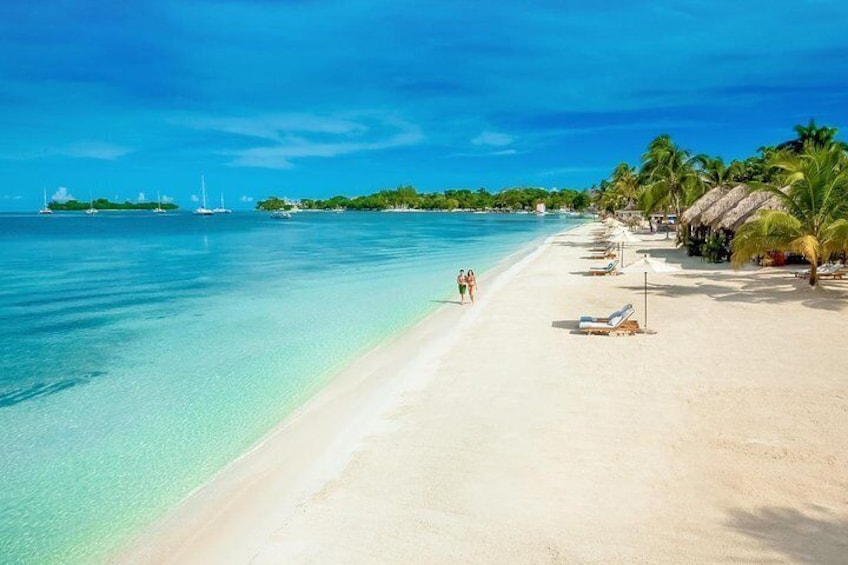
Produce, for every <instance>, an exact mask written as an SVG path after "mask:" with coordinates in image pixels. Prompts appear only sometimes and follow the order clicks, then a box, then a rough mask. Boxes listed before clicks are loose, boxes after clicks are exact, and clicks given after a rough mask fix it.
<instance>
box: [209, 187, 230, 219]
mask: <svg viewBox="0 0 848 565" xmlns="http://www.w3.org/2000/svg"><path fill="white" fill-rule="evenodd" d="M212 211H213V212H215V213H216V214H232V213H233V211H232V210H230V209H229V208H224V193H223V192H222V193H221V207H220V208H215V209H214V210H212Z"/></svg>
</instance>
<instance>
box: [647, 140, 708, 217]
mask: <svg viewBox="0 0 848 565" xmlns="http://www.w3.org/2000/svg"><path fill="white" fill-rule="evenodd" d="M693 163H694V158H693V157H692V156H691V155H690V153H689V152H688V151H686V150H683V149H680V148H679V147H677V146H676V145H675V144H674V142H672V141H671V137H669V136H668V135H661V136H659V137H657V138H656V139H654V140H653V141H651V143H650V144H649V145H648V151H647V152H646V153H645V154H644V155H642V171H641V175H642V177H643V178H644V182H645V189H644V191H643V192H642V198H641V200H642V208H643V209H644V210H645V212H647V213H651V212H654V211H656V210H662V211H663V212H666V211H668V210H669V209H671V210H673V211H674V213H675V214H676V216H677V218H678V219H679V218H680V215H681V213H682V212H683V209H684V208H686V207H687V206H688V205H689V204H691V203H692V202H694V201H695V200H697V199H698V198H700V197H701V196H702V195H703V194H704V190H705V188H706V185H705V183H704V181H703V180H702V179H701V177H700V176H699V175H698V172H697V171H696V170H695V168H694V167H693Z"/></svg>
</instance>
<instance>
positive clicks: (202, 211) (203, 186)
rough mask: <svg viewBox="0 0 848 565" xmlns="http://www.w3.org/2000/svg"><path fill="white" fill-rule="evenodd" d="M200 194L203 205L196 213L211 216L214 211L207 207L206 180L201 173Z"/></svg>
mask: <svg viewBox="0 0 848 565" xmlns="http://www.w3.org/2000/svg"><path fill="white" fill-rule="evenodd" d="M200 195H201V199H202V200H201V201H200V203H201V206H200V208H198V209H197V210H195V211H194V213H195V214H197V215H198V216H211V215H212V214H214V212H213V211H212V210H210V209H209V208H207V207H206V180H204V178H203V175H200Z"/></svg>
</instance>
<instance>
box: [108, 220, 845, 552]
mask: <svg viewBox="0 0 848 565" xmlns="http://www.w3.org/2000/svg"><path fill="white" fill-rule="evenodd" d="M593 226H598V224H597V223H594V224H593V223H589V224H583V225H580V226H577V227H575V228H574V229H572V230H567V231H565V232H561V233H559V234H557V235H554V236H551V237H549V238H547V239H546V240H545V241H544V242H543V244H542V245H540V246H539V247H538V248H537V249H536V250H535V251H533V252H531V253H529V254H528V255H526V256H524V257H523V258H521V259H520V260H518V261H515V262H514V263H512V264H511V265H510V266H508V267H507V268H506V269H505V270H504V271H503V272H502V273H501V275H500V276H498V277H495V278H493V279H492V280H491V281H490V282H487V283H486V286H485V287H483V291H484V294H482V295H481V300H480V303H479V304H478V305H477V306H474V307H472V308H441V309H439V310H437V314H434V315H431V316H430V317H428V318H427V319H426V320H425V321H424V322H422V323H419V324H417V325H416V326H414V327H413V328H412V329H411V330H409V331H406V332H403V333H402V334H401V335H400V336H399V337H398V338H397V339H396V340H393V341H391V342H390V343H389V342H386V343H384V344H382V345H381V346H380V347H378V348H376V349H374V350H372V351H370V352H369V353H368V354H366V355H364V356H363V357H362V358H360V359H358V360H357V361H355V362H354V363H353V364H352V365H351V366H350V367H348V368H347V369H346V370H345V372H344V374H345V375H346V376H347V378H337V379H333V380H332V382H331V383H329V385H328V386H327V387H326V388H325V389H324V390H322V391H321V393H319V394H318V395H316V396H315V397H313V400H312V401H310V402H308V403H307V405H305V406H304V408H303V409H302V410H299V411H298V412H297V413H296V415H295V416H294V417H291V418H289V420H288V421H287V422H285V423H284V424H281V426H280V427H279V428H278V429H276V430H275V432H274V434H273V435H272V437H269V439H268V440H267V441H266V442H265V443H263V444H262V445H261V446H260V447H259V448H257V449H254V450H252V451H251V452H250V453H248V454H246V455H245V456H243V457H242V458H241V459H239V460H238V462H237V463H236V464H233V465H231V466H230V467H229V468H228V469H227V472H226V476H223V475H222V476H221V477H220V478H219V479H218V480H216V481H215V482H214V484H212V485H209V486H207V487H205V490H204V491H203V492H200V493H198V495H197V496H194V497H192V498H191V499H189V500H187V501H186V502H185V504H183V505H181V507H180V508H178V509H177V510H176V511H174V512H173V513H172V514H171V515H169V517H168V519H167V520H166V521H163V522H161V523H159V524H157V525H156V527H155V528H154V529H152V530H149V531H148V532H147V533H146V534H144V535H143V536H142V537H141V538H139V539H137V540H136V544H135V545H134V546H131V547H130V548H129V549H128V550H127V551H126V552H125V553H124V554H121V555H120V556H119V561H120V562H121V563H127V562H129V563H149V562H156V563H204V564H208V563H227V564H229V563H251V564H254V565H256V564H276V563H369V564H371V563H381V564H382V563H385V564H387V565H388V564H395V563H473V564H480V565H483V564H485V565H489V564H492V563H498V564H499V563H504V564H508V563H509V564H511V563H516V562H525V563H542V562H567V563H587V562H592V563H622V564H623V563H634V562H650V563H680V562H710V563H727V564H730V563H738V562H765V561H768V562H777V563H791V562H798V561H811V562H821V563H839V562H841V561H840V559H841V558H842V556H844V555H845V552H846V551H848V544H846V541H845V538H844V532H845V531H846V530H848V477H846V476H845V474H844V469H845V468H848V455H846V454H848V396H846V394H845V387H846V385H848V377H846V376H845V375H844V374H842V373H841V372H839V371H834V370H833V351H834V348H836V347H837V346H838V344H839V343H841V342H842V341H843V340H844V336H845V335H846V332H848V321H846V318H845V313H846V311H848V284H845V282H844V281H832V282H829V283H828V284H827V285H826V286H824V287H823V288H821V289H819V290H817V291H816V292H815V293H811V292H809V290H808V289H807V288H806V286H805V284H806V283H804V282H803V281H800V282H799V281H798V280H797V279H795V278H794V277H791V276H789V272H788V271H787V270H784V269H773V268H771V269H770V268H754V267H750V266H749V267H746V268H744V269H742V270H740V271H733V270H731V269H730V268H729V267H728V266H727V265H726V264H723V265H714V264H708V263H703V262H701V261H700V260H698V259H697V258H691V257H686V256H685V253H683V252H681V251H680V250H678V249H675V248H674V247H673V240H671V239H669V240H664V239H662V238H661V236H657V235H647V234H643V235H642V236H641V237H642V239H641V241H640V242H639V244H637V245H634V246H631V247H630V249H628V250H627V253H626V254H627V255H628V256H629V258H630V260H631V261H632V260H633V258H636V257H638V255H640V254H642V253H650V254H651V255H652V256H654V257H658V258H665V259H666V260H667V261H668V262H669V263H673V264H675V265H677V266H679V267H680V268H681V272H678V273H675V274H651V275H649V276H648V278H649V283H648V284H647V285H644V283H643V277H642V275H641V272H640V273H629V274H625V275H622V276H612V277H595V276H588V275H586V274H585V273H586V270H587V269H588V267H589V266H592V265H596V264H598V263H599V262H600V261H593V260H590V259H586V258H585V255H586V253H585V251H586V249H587V248H588V247H589V246H590V245H591V244H592V243H591V242H592V236H591V231H592V229H593ZM625 269H626V267H625ZM643 289H647V291H648V294H649V302H650V322H651V329H653V330H656V333H655V334H651V335H649V334H637V335H635V336H632V337H603V336H593V337H588V336H584V335H578V334H575V333H574V329H575V328H576V325H577V320H578V318H579V317H580V316H581V315H587V314H588V315H604V314H606V313H608V312H610V311H612V310H614V309H615V308H618V307H620V306H621V305H622V304H625V303H627V302H630V303H633V304H634V305H635V306H636V315H635V318H636V319H638V320H639V322H640V324H641V323H642V321H643V315H644V312H643V311H642V298H643V292H644V291H643ZM484 298H485V300H484ZM478 306H479V307H478ZM443 313H444V314H443ZM422 344H423V347H422ZM116 561H118V559H116Z"/></svg>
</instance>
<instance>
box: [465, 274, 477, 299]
mask: <svg viewBox="0 0 848 565" xmlns="http://www.w3.org/2000/svg"><path fill="white" fill-rule="evenodd" d="M465 284H466V285H467V286H468V298H470V299H471V303H472V304H474V291H476V290H477V277H476V276H475V275H474V271H472V270H471V269H468V274H467V275H465Z"/></svg>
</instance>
